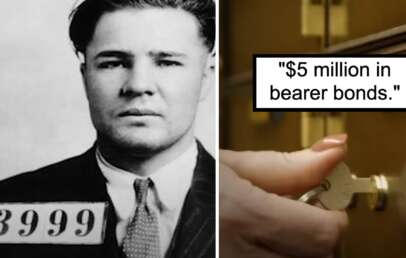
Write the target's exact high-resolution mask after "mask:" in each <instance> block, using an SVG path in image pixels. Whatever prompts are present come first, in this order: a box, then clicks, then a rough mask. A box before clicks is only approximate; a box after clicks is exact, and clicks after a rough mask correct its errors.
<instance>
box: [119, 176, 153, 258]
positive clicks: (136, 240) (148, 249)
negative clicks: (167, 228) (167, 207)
mask: <svg viewBox="0 0 406 258" xmlns="http://www.w3.org/2000/svg"><path fill="white" fill-rule="evenodd" d="M150 185H152V181H151V179H149V178H148V179H145V180H141V179H136V180H135V182H134V189H135V193H136V201H137V207H136V210H135V214H134V217H133V219H132V220H131V222H130V224H129V225H128V227H127V234H126V236H125V237H124V242H123V252H124V254H125V256H126V257H127V258H159V257H160V249H159V230H158V218H157V215H156V213H155V211H154V210H152V209H150V208H149V207H148V204H147V193H148V187H149V186H150Z"/></svg>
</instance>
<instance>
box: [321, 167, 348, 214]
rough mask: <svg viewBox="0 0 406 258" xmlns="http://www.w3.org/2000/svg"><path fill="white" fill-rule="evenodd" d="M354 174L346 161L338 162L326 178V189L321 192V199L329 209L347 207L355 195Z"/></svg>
mask: <svg viewBox="0 0 406 258" xmlns="http://www.w3.org/2000/svg"><path fill="white" fill-rule="evenodd" d="M353 182H354V176H353V175H352V174H351V171H350V169H349V168H348V166H347V165H346V164H345V163H340V164H338V165H337V166H336V167H335V168H334V170H333V171H332V172H331V174H330V175H329V176H328V177H326V179H325V188H326V191H324V192H322V193H320V195H319V201H320V202H321V204H322V205H323V206H324V207H325V208H326V209H329V210H342V209H345V208H347V207H348V206H349V205H350V203H351V201H352V196H353V193H354V192H353V189H352V188H353V187H352V185H353Z"/></svg>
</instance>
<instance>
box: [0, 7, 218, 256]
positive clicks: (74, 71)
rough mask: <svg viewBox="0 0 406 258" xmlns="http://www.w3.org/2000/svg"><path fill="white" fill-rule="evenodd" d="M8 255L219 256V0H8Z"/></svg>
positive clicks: (3, 81) (0, 238)
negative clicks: (217, 194) (217, 24)
mask: <svg viewBox="0 0 406 258" xmlns="http://www.w3.org/2000/svg"><path fill="white" fill-rule="evenodd" d="M0 24H1V25H0V35H1V37H0V51H1V54H0V67H1V69H0V115H1V120H0V142H1V144H0V149H1V150H0V257H2V258H23V257H24V258H29V257H41V258H47V257H49V258H81V257H91V258H142V257H145V258H146V257H148V258H154V257H168V258H169V257H193V258H195V257H196V258H197V257H206V258H209V257H215V243H216V237H215V221H216V219H215V214H216V211H215V207H216V204H215V203H216V201H215V199H216V198H215V196H216V194H215V189H216V187H215V185H216V183H215V178H216V171H215V159H214V156H215V148H216V126H217V125H216V124H217V123H216V114H215V113H216V101H215V97H216V58H217V56H216V55H217V53H216V47H215V40H216V39H215V35H216V5H215V2H214V0H81V1H77V0H58V1H55V0H36V1H31V0H22V1H3V2H2V3H0Z"/></svg>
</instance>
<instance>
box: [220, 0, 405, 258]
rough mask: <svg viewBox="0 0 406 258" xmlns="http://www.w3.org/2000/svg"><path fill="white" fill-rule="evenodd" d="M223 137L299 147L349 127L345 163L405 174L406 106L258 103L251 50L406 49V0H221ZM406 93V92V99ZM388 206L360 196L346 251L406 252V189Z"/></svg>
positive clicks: (239, 145) (231, 142) (342, 254)
mask: <svg viewBox="0 0 406 258" xmlns="http://www.w3.org/2000/svg"><path fill="white" fill-rule="evenodd" d="M220 19H221V23H220V24H221V30H220V32H221V36H222V38H221V41H220V47H221V49H220V56H221V61H222V63H221V64H222V65H221V84H220V145H221V147H222V148H229V149H235V150H263V149H269V150H277V151H294V150H298V149H301V148H304V147H308V146H310V145H311V144H312V143H314V142H315V141H317V140H318V139H320V138H322V137H324V136H326V135H328V134H333V133H340V132H347V133H348V135H349V149H348V150H349V151H348V155H347V158H346V160H345V162H346V163H347V164H348V165H349V167H350V168H351V169H352V171H353V172H354V173H355V174H356V175H357V176H360V177H368V176H370V175H374V174H384V175H386V176H394V177H397V176H399V175H400V173H401V171H402V170H403V167H404V164H405V162H406V151H405V149H404V146H406V113H404V112H280V111H278V110H275V111H274V112H255V113H254V112H252V110H253V104H252V81H251V73H252V71H251V68H252V55H253V54H255V53H257V54H259V53H262V54H265V53H267V54H273V53H285V54H300V53H330V54H399V55H402V54H403V55H404V54H405V53H406V25H404V24H406V2H405V1H403V0H386V1H381V0H295V1H284V0H251V1H245V0H222V1H221V15H220ZM405 101H406V100H405ZM387 197H388V199H387V204H386V206H385V207H384V209H383V210H381V211H375V210H373V209H371V208H370V207H369V205H368V196H365V195H360V196H357V198H356V201H355V202H354V205H353V207H352V208H350V209H349V210H348V213H349V216H350V228H349V230H348V232H347V233H346V235H345V238H344V240H343V243H342V245H341V246H340V247H339V248H338V250H337V255H336V257H339V258H360V257H369V258H399V257H406V245H405V243H406V234H405V232H406V231H405V228H406V227H405V225H404V224H403V222H402V221H403V220H406V218H405V215H401V212H400V209H399V208H398V204H397V203H398V202H399V198H397V197H395V196H387Z"/></svg>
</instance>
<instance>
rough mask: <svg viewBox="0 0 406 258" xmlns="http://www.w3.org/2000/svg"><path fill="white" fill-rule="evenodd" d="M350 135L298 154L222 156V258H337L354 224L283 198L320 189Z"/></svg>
mask: <svg viewBox="0 0 406 258" xmlns="http://www.w3.org/2000/svg"><path fill="white" fill-rule="evenodd" d="M346 138H347V137H346V135H335V136H330V137H327V138H325V139H323V140H321V141H319V142H318V143H316V144H314V145H313V146H312V147H311V148H310V149H305V150H302V151H298V152H293V153H279V152H272V151H263V152H234V151H221V152H220V257H222V258H228V257H233V258H238V257H271V258H284V257H301V258H303V257H313V258H326V257H333V252H334V249H335V246H336V245H337V243H338V241H339V239H340V235H341V233H342V232H343V230H344V229H345V227H346V225H347V223H348V219H347V215H346V214H345V213H344V212H342V211H327V210H323V209H320V208H318V207H314V206H310V205H308V204H305V203H301V202H298V201H295V200H291V199H289V198H286V197H281V196H280V195H290V194H297V193H301V192H303V191H306V190H308V189H310V188H312V187H314V186H316V185H318V184H320V182H321V181H322V180H323V179H324V178H325V177H326V176H327V175H328V174H329V173H330V172H331V170H332V169H333V168H334V167H335V165H336V164H337V163H338V162H340V161H341V160H342V159H343V157H344V155H345V153H346Z"/></svg>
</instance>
